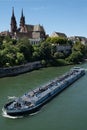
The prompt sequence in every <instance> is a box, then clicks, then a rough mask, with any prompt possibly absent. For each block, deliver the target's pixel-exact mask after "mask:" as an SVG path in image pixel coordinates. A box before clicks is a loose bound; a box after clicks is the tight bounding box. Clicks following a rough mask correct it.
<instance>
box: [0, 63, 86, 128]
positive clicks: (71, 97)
mask: <svg viewBox="0 0 87 130" xmlns="http://www.w3.org/2000/svg"><path fill="white" fill-rule="evenodd" d="M81 66H82V67H84V68H86V69H87V63H85V64H83V65H81ZM71 67H72V66H65V67H49V68H42V69H40V70H35V71H32V72H30V73H26V74H22V75H19V76H15V77H6V78H1V79H0V130H87V74H86V75H85V76H83V77H82V78H81V79H79V80H78V81H76V82H75V83H74V84H72V85H71V86H69V87H68V88H67V89H66V90H64V91H63V92H61V93H60V94H59V95H58V96H56V97H55V98H54V99H53V100H51V101H50V102H49V103H48V104H46V105H45V106H44V107H43V108H42V109H41V110H40V111H39V112H38V113H36V114H34V115H30V116H27V117H21V118H20V119H19V118H16V119H12V118H6V117H3V116H2V107H3V105H4V104H5V103H6V102H7V99H8V96H21V95H22V94H24V93H25V92H28V91H29V90H31V89H32V88H36V87H38V86H41V85H43V84H45V83H47V82H49V81H51V80H52V79H54V78H56V77H58V76H60V75H62V74H64V73H65V72H67V71H68V70H69V69H70V68H71Z"/></svg>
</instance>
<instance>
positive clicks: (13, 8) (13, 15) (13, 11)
mask: <svg viewBox="0 0 87 130" xmlns="http://www.w3.org/2000/svg"><path fill="white" fill-rule="evenodd" d="M12 17H15V16H14V7H12Z"/></svg>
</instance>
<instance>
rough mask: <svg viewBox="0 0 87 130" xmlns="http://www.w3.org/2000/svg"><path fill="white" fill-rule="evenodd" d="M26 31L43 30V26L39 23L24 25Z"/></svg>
mask: <svg viewBox="0 0 87 130" xmlns="http://www.w3.org/2000/svg"><path fill="white" fill-rule="evenodd" d="M25 27H26V29H27V31H28V32H45V30H44V28H43V26H41V25H40V24H39V25H27V24H26V25H25Z"/></svg>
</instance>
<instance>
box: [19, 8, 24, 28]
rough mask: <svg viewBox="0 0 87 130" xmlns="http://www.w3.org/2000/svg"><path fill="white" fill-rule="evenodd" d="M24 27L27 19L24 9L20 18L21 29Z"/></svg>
mask: <svg viewBox="0 0 87 130" xmlns="http://www.w3.org/2000/svg"><path fill="white" fill-rule="evenodd" d="M24 25H25V17H24V14H23V8H22V11H21V18H20V28H21V27H24Z"/></svg>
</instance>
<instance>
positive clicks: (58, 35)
mask: <svg viewBox="0 0 87 130" xmlns="http://www.w3.org/2000/svg"><path fill="white" fill-rule="evenodd" d="M51 37H64V38H66V37H67V36H66V34H65V33H60V32H53V33H52V34H51Z"/></svg>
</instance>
